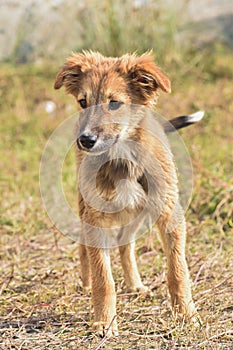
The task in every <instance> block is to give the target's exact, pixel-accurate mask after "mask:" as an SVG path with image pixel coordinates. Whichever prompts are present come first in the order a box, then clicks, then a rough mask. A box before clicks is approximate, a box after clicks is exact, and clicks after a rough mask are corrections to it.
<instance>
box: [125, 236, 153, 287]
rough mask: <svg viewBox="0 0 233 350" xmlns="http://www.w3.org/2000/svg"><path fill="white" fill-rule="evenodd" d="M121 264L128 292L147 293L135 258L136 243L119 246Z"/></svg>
mask: <svg viewBox="0 0 233 350" xmlns="http://www.w3.org/2000/svg"><path fill="white" fill-rule="evenodd" d="M119 251H120V258H121V264H122V267H123V271H124V279H125V284H126V288H127V291H129V292H146V291H147V290H148V288H147V287H145V286H144V285H143V283H142V281H141V277H140V275H139V272H138V267H137V262H136V257H135V242H134V241H133V242H130V243H128V244H126V245H122V246H119Z"/></svg>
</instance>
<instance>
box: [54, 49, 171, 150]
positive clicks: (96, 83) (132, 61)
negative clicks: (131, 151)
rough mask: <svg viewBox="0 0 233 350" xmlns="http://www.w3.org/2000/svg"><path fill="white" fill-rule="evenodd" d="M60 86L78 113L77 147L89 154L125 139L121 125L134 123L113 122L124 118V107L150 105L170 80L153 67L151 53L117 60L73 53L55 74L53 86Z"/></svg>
mask: <svg viewBox="0 0 233 350" xmlns="http://www.w3.org/2000/svg"><path fill="white" fill-rule="evenodd" d="M63 85H64V87H65V88H66V91H67V93H70V94H72V95H73V96H74V97H75V99H76V101H77V103H78V109H79V110H81V111H82V113H81V117H80V127H79V135H78V146H79V148H80V149H83V150H86V151H89V152H93V153H95V152H99V151H100V150H102V149H105V148H106V147H109V146H111V145H112V144H113V143H115V142H116V141H117V140H118V139H119V138H120V137H122V135H124V137H127V132H128V129H127V125H126V124H124V123H127V124H128V123H130V124H131V125H132V124H134V122H133V121H132V120H127V121H126V120H124V123H123V122H122V123H117V122H116V119H118V121H119V118H123V116H124V117H125V113H124V108H126V106H132V105H139V106H152V105H153V104H155V103H156V100H157V96H158V90H159V89H161V90H163V91H164V92H170V91H171V84H170V80H169V79H168V78H167V77H166V76H165V75H164V74H163V73H162V72H161V71H160V70H159V68H158V67H157V66H156V65H155V63H154V62H153V56H152V54H151V53H145V54H143V55H142V56H137V55H135V54H132V55H129V54H126V55H123V56H122V57H119V58H113V57H104V56H102V55H101V54H100V53H98V52H84V53H80V54H73V55H72V56H71V57H69V58H68V59H67V61H66V63H65V64H64V66H63V67H62V68H61V69H60V71H59V72H58V74H57V77H56V81H55V84H54V87H55V89H59V88H60V87H62V86H63ZM114 118H115V119H114ZM121 120H122V119H121ZM135 123H136V121H135ZM129 129H130V128H129Z"/></svg>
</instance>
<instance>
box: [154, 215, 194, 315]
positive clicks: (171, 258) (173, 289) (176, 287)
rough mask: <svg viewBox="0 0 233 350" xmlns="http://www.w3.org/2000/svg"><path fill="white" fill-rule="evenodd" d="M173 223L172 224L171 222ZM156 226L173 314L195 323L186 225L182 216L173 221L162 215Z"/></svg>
mask: <svg viewBox="0 0 233 350" xmlns="http://www.w3.org/2000/svg"><path fill="white" fill-rule="evenodd" d="M172 221H174V222H172ZM158 226H159V229H160V234H161V238H162V241H163V246H164V250H165V253H166V257H167V263H168V274H167V278H168V288H169V292H170V295H171V301H172V306H173V308H174V311H175V313H176V314H177V315H178V316H179V317H181V318H183V317H185V318H188V319H192V320H193V321H196V320H197V318H198V316H197V311H196V309H195V306H194V302H193V299H192V294H191V285H190V279H189V271H188V266H187V263H186V259H185V240H186V224H185V219H184V217H183V216H178V218H176V219H175V220H173V219H171V217H169V216H168V215H166V214H164V215H162V216H161V217H160V218H159V221H158Z"/></svg>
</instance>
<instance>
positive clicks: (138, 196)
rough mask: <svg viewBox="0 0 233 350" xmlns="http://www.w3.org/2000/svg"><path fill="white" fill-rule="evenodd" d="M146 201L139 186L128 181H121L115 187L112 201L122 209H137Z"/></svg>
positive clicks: (133, 181)
mask: <svg viewBox="0 0 233 350" xmlns="http://www.w3.org/2000/svg"><path fill="white" fill-rule="evenodd" d="M145 200H146V194H145V192H144V190H143V188H142V187H141V185H140V184H139V183H138V182H137V181H135V180H130V179H122V180H120V181H119V182H118V184H117V187H116V195H115V196H114V201H115V202H116V203H117V205H119V206H122V207H130V208H132V209H134V208H137V207H139V206H141V205H143V203H144V202H145Z"/></svg>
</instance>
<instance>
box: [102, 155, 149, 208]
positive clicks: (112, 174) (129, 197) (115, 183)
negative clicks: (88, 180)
mask: <svg viewBox="0 0 233 350" xmlns="http://www.w3.org/2000/svg"><path fill="white" fill-rule="evenodd" d="M96 185H97V191H98V192H99V194H100V195H101V196H102V198H103V199H104V200H108V201H114V203H115V204H116V206H120V207H123V208H126V207H129V208H130V209H136V208H138V207H141V206H142V205H143V203H144V202H145V199H146V191H147V188H146V186H144V176H143V172H142V170H141V169H140V168H139V167H138V166H137V165H136V164H134V163H133V162H131V161H129V160H122V159H114V160H111V161H109V162H106V163H105V164H103V165H102V166H101V168H100V169H99V171H98V174H97V178H96Z"/></svg>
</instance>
